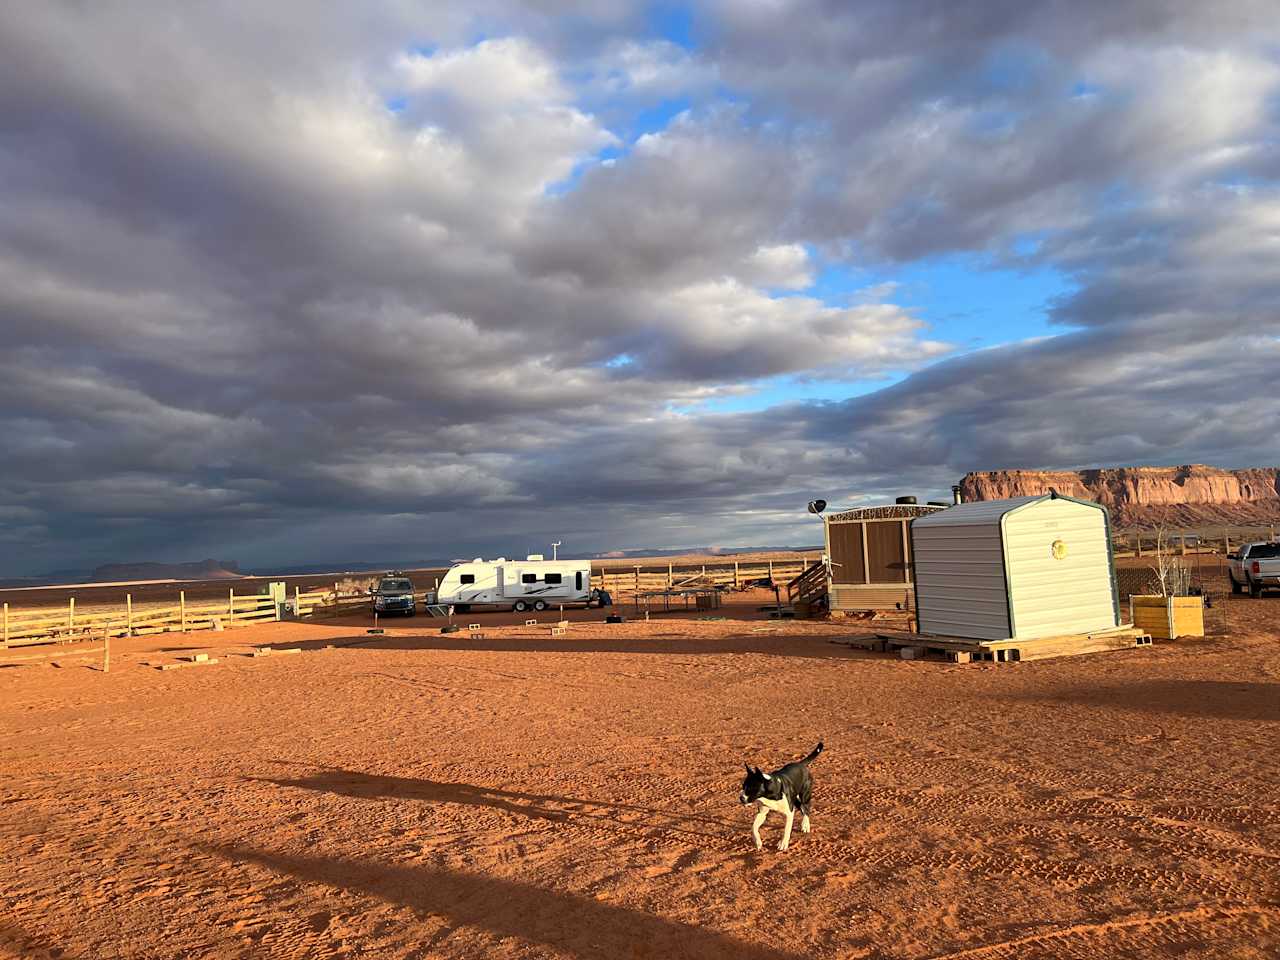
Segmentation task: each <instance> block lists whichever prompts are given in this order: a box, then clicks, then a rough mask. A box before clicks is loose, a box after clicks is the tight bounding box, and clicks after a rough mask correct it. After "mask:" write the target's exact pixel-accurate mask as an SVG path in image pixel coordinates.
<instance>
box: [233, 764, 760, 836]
mask: <svg viewBox="0 0 1280 960" xmlns="http://www.w3.org/2000/svg"><path fill="white" fill-rule="evenodd" d="M247 779H251V780H257V781H258V782H260V783H274V784H275V785H276V786H280V787H292V788H294V789H298V790H317V791H320V792H323V793H332V794H336V795H337V796H341V797H355V798H358V799H361V800H372V799H396V800H421V801H423V802H424V803H459V804H465V805H468V806H473V807H489V808H492V809H494V810H503V811H505V812H507V813H513V814H516V815H518V816H522V817H535V818H537V819H541V820H554V821H559V822H563V821H566V820H576V819H582V820H607V821H610V822H613V823H616V824H619V825H623V826H627V827H631V828H640V829H643V828H645V827H654V826H658V827H661V828H662V829H664V830H670V831H672V832H676V833H686V834H692V835H694V836H699V837H706V838H711V839H733V838H738V837H739V836H740V834H741V833H742V824H741V823H735V822H733V821H730V820H721V819H719V818H717V817H708V816H704V815H701V814H696V813H672V812H671V810H669V809H659V808H655V807H644V806H638V805H635V804H629V803H615V802H612V801H607V800H584V799H581V798H577V797H560V796H555V795H554V794H543V793H522V792H519V791H515V790H499V789H496V788H493V787H477V786H473V785H472V784H469V783H456V782H448V781H437V780H423V779H419V778H415V777H388V776H381V775H378V774H371V773H360V772H359V771H355V770H341V769H326V770H321V771H320V772H319V773H316V774H313V775H311V776H306V777H297V778H293V779H273V778H268V777H250V778H247ZM699 827H701V828H702V829H698V828H699ZM716 827H719V828H721V830H720V831H719V832H716V833H711V832H708V828H716Z"/></svg>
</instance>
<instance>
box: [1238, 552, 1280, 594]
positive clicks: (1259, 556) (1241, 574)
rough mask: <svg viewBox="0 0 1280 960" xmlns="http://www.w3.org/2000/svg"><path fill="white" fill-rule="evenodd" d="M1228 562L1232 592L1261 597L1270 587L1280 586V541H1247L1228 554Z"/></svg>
mask: <svg viewBox="0 0 1280 960" xmlns="http://www.w3.org/2000/svg"><path fill="white" fill-rule="evenodd" d="M1227 564H1228V566H1227V575H1228V576H1229V577H1230V578H1231V592H1232V593H1244V592H1245V591H1246V590H1248V591H1249V595H1250V596H1253V597H1260V596H1262V591H1263V590H1266V589H1267V588H1269V587H1276V588H1280V543H1246V544H1245V545H1244V546H1243V547H1241V548H1240V552H1239V553H1230V554H1227Z"/></svg>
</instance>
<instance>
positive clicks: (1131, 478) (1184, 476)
mask: <svg viewBox="0 0 1280 960" xmlns="http://www.w3.org/2000/svg"><path fill="white" fill-rule="evenodd" d="M1051 488H1052V489H1055V490H1057V491H1058V492H1059V493H1062V494H1066V495H1067V496H1072V497H1082V498H1085V499H1088V500H1096V501H1098V502H1099V503H1101V504H1103V505H1105V506H1106V507H1107V508H1108V509H1109V510H1110V511H1111V518H1112V522H1113V523H1114V524H1115V525H1116V526H1117V527H1121V528H1133V527H1155V526H1159V525H1161V524H1164V525H1165V526H1169V527H1195V526H1204V525H1216V524H1240V525H1247V524H1262V523H1268V524H1269V523H1277V522H1280V468H1276V467H1258V468H1252V469H1247V470H1223V469H1220V468H1218V467H1208V466H1205V465H1204V464H1199V463H1195V464H1189V465H1187V466H1182V467H1108V468H1103V469H1097V470H986V471H980V472H974V473H969V474H966V475H965V477H964V479H963V480H961V481H960V492H961V494H962V496H963V497H964V499H965V500H1001V499H1004V498H1007V497H1022V496H1029V495H1035V494H1041V493H1048V492H1049V490H1050V489H1051Z"/></svg>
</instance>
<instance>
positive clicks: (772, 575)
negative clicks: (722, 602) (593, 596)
mask: <svg viewBox="0 0 1280 960" xmlns="http://www.w3.org/2000/svg"><path fill="white" fill-rule="evenodd" d="M811 562H812V561H811V560H809V559H808V558H806V557H802V556H796V555H789V556H788V555H783V556H780V557H778V558H777V559H775V560H751V561H734V562H728V563H684V564H673V563H664V564H647V565H639V564H638V565H635V566H631V567H625V566H617V567H612V566H611V567H601V568H597V569H594V570H592V571H591V586H593V587H597V588H603V589H605V590H608V591H609V593H611V594H613V596H614V599H615V600H617V599H620V598H622V597H632V598H634V597H636V596H637V595H639V594H641V593H647V592H651V591H655V590H671V589H673V588H675V587H677V586H678V585H679V584H681V583H682V582H689V581H692V580H694V579H695V578H696V580H697V582H698V585H699V586H717V587H723V588H725V589H732V590H743V589H746V588H747V586H748V585H750V584H755V583H766V582H767V583H770V584H772V583H787V582H789V581H791V580H793V579H795V578H796V577H798V576H800V575H801V574H802V573H804V571H805V569H806V568H807V567H808V566H809V564H810V563H811Z"/></svg>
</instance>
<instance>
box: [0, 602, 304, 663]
mask: <svg viewBox="0 0 1280 960" xmlns="http://www.w3.org/2000/svg"><path fill="white" fill-rule="evenodd" d="M279 618H280V617H279V609H278V607H277V605H276V602H275V600H274V599H272V598H271V597H270V596H267V595H264V594H250V595H241V596H238V597H237V596H236V593H235V590H234V589H231V590H228V591H227V599H226V600H207V599H206V600H200V601H199V602H196V603H187V596H186V592H185V591H183V592H179V594H178V602H177V604H175V605H173V606H164V605H157V604H153V603H148V604H147V605H146V606H139V607H137V608H135V607H134V604H133V597H132V596H131V595H126V596H125V600H124V603H123V604H121V605H119V606H118V607H108V608H105V609H104V607H103V606H102V605H100V604H99V605H95V606H94V607H93V608H92V609H91V610H87V611H79V612H77V610H76V601H75V598H74V597H72V598H71V599H70V600H69V601H67V607H66V609H65V610H57V611H54V610H50V609H49V608H47V607H46V608H44V609H40V610H27V611H19V610H14V609H11V608H10V605H9V604H7V603H6V604H4V605H3V609H2V610H0V647H3V648H6V649H7V648H10V647H25V646H31V645H33V644H38V643H59V642H67V643H69V642H74V641H78V640H98V639H103V638H105V637H131V636H132V637H138V636H146V635H147V634H152V633H167V632H170V631H186V630H210V629H213V628H214V626H215V625H218V626H223V627H232V626H236V625H238V624H244V623H261V622H263V621H267V620H278V619H279Z"/></svg>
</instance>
